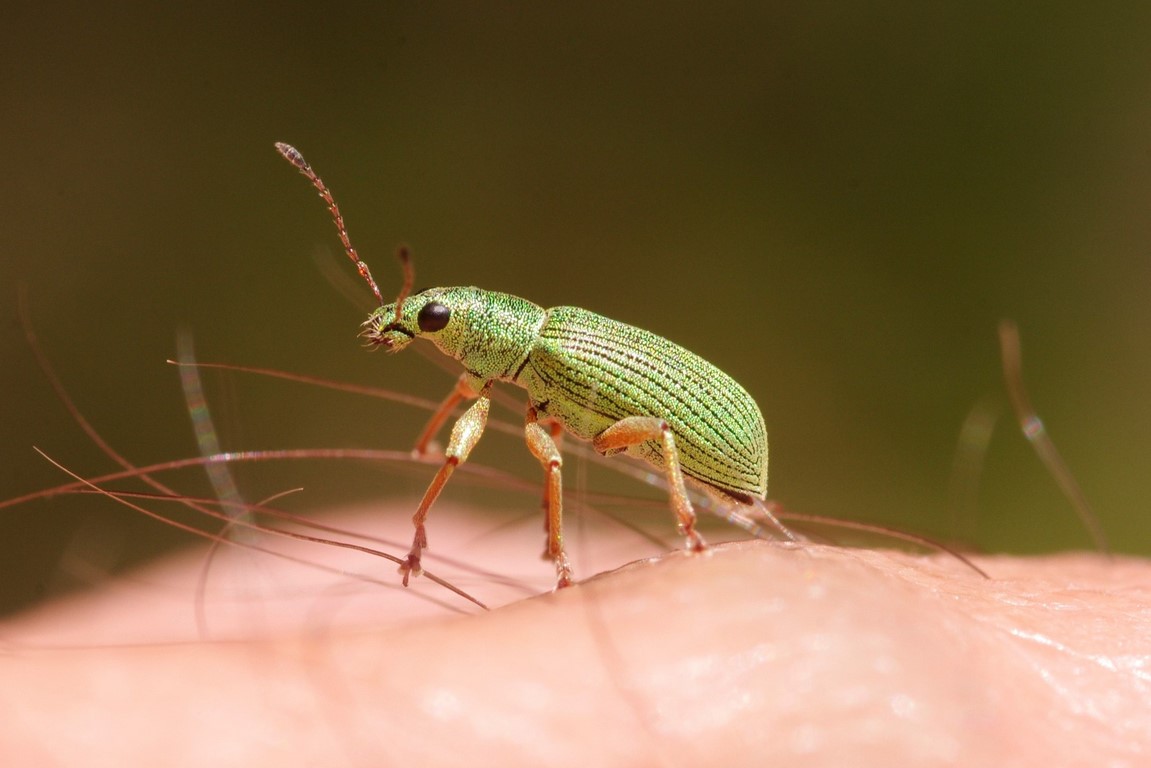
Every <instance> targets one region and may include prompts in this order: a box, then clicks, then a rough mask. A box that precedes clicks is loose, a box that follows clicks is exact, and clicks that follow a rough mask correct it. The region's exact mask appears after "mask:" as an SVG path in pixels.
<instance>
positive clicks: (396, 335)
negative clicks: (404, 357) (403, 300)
mask: <svg viewBox="0 0 1151 768" xmlns="http://www.w3.org/2000/svg"><path fill="white" fill-rule="evenodd" d="M360 336H362V337H364V339H366V340H367V342H368V346H369V347H372V348H373V349H383V350H384V351H386V352H398V351H400V350H401V349H403V348H404V347H406V346H407V345H408V344H409V343H410V342H411V340H412V339H413V338H415V336H413V334H412V332H411V331H409V330H408V329H407V328H404V327H403V326H402V325H400V324H399V323H383V322H380V321H379V320H378V319H377V318H375V317H373V318H370V319H369V320H368V322H366V323H364V329H363V330H362V331H361V332H360Z"/></svg>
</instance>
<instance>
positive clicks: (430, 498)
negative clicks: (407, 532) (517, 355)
mask: <svg viewBox="0 0 1151 768" xmlns="http://www.w3.org/2000/svg"><path fill="white" fill-rule="evenodd" d="M477 397H478V399H477V400H476V401H475V403H473V404H472V406H471V407H470V408H468V409H467V410H466V411H464V415H463V416H460V418H459V420H458V421H457V422H456V425H455V426H454V427H452V437H451V440H449V441H448V450H447V451H446V452H445V454H444V464H443V466H442V467H440V471H439V472H437V473H436V476H435V477H434V478H432V482H431V485H429V486H428V490H427V491H425V492H424V498H423V500H422V501H421V502H420V506H419V508H418V509H417V510H416V514H415V515H413V516H412V524H413V525H415V526H416V534H415V536H414V537H413V538H412V548H411V549H410V550H409V551H408V556H407V558H405V559H404V562H403V564H401V565H400V573H402V574H403V576H404V586H405V587H406V586H408V577H410V576H419V575H420V574H421V573H423V569H422V568H420V556H421V555H422V554H423V551H424V550H425V549H426V548H427V546H428V535H427V532H426V531H425V530H424V521H426V520H427V519H428V510H430V509H431V508H432V504H434V503H435V501H436V498H437V497H439V495H440V491H442V490H443V489H444V484H445V483H446V482H447V481H448V478H449V477H451V476H452V472H454V471H455V470H456V467H458V466H459V465H460V464H463V463H464V462H465V461H467V460H468V454H469V453H471V452H472V448H474V447H475V446H476V443H478V442H479V440H480V436H481V435H482V434H483V433H484V427H485V426H486V425H487V423H488V410H489V408H491V400H490V399H489V398H488V388H487V387H484V389H483V391H482V392H481V393H480V394H479V395H477Z"/></svg>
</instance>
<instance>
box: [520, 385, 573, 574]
mask: <svg viewBox="0 0 1151 768" xmlns="http://www.w3.org/2000/svg"><path fill="white" fill-rule="evenodd" d="M556 426H558V425H555V424H554V422H553V425H552V429H553V430H554V429H556ZM524 439H525V440H527V444H528V450H530V451H531V452H532V455H533V456H535V457H536V459H538V460H539V463H540V464H541V465H542V466H543V468H544V474H545V476H546V479H547V491H546V494H547V495H546V499H547V510H548V511H547V532H548V543H547V554H548V557H550V558H551V560H552V562H553V563H555V566H556V589H562V588H564V587H570V586H571V583H572V569H571V563H570V562H568V556H567V553H566V552H564V536H563V476H562V474H561V472H560V468H561V467H562V466H563V457H562V456H560V451H559V447H558V446H556V441H555V439H554V438H553V436H552V434H551V433H549V432H548V430H546V429H544V428H543V426H541V425H540V423H539V421H538V414H537V413H536V409H535V408H531V407H529V408H528V415H527V421H526V423H525V424H524Z"/></svg>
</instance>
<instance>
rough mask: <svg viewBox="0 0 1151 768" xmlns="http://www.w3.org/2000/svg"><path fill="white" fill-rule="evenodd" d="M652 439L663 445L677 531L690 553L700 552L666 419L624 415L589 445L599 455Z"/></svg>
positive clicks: (702, 545)
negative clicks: (677, 524)
mask: <svg viewBox="0 0 1151 768" xmlns="http://www.w3.org/2000/svg"><path fill="white" fill-rule="evenodd" d="M648 440H656V441H658V442H659V443H660V445H662V446H663V463H664V470H665V471H666V472H667V485H668V495H669V497H670V499H671V509H672V511H673V512H674V513H675V517H676V521H677V522H678V523H679V531H680V533H682V534H683V535H684V538H686V539H687V548H688V549H689V550H690V551H692V552H702V551H703V550H704V549H705V548H706V547H707V545H706V544H705V543H704V540H703V537H702V536H700V535H699V531H697V530H696V529H695V509H693V508H692V506H691V500H690V499H689V498H688V497H687V488H686V487H684V484H683V471H682V470H681V469H680V466H679V450H678V449H677V448H676V447H675V436H674V435H673V434H672V432H671V427H670V426H669V425H668V423H667V422H666V421H664V420H663V419H661V418H658V417H656V416H628V417H626V418H623V419H620V420H619V421H617V422H616V423H615V424H612V425H611V426H610V427H608V428H607V429H605V430H604V431H603V432H600V433H599V434H598V435H596V436H595V439H593V440H592V446H593V447H594V448H595V449H596V450H597V451H599V452H600V453H602V454H610V453H618V452H620V451H625V450H627V449H628V448H630V447H632V446H633V445H639V444H641V443H646V442H647V441H648Z"/></svg>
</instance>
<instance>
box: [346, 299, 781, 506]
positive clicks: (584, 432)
mask: <svg viewBox="0 0 1151 768" xmlns="http://www.w3.org/2000/svg"><path fill="white" fill-rule="evenodd" d="M433 302H435V303H439V304H442V305H444V306H446V307H448V308H449V310H450V319H449V320H448V322H447V325H446V326H444V327H443V328H442V329H438V330H435V331H430V332H425V331H421V329H420V324H419V320H418V318H419V315H420V312H421V311H422V310H423V308H424V307H425V306H426V305H428V304H430V303H433ZM395 312H396V307H395V304H389V305H387V306H384V307H381V308H379V309H377V310H376V311H375V312H373V313H372V316H371V317H370V318H369V319H368V321H367V323H365V328H366V332H365V336H366V337H367V338H368V340H369V342H371V343H373V344H377V345H379V346H382V347H384V348H387V349H390V350H392V351H395V350H398V349H400V348H402V347H403V346H405V345H406V344H407V343H408V342H410V341H411V340H412V339H414V338H416V337H418V336H423V337H426V338H428V339H429V340H431V341H432V342H434V343H435V345H436V346H437V347H438V348H439V349H440V351H441V352H443V353H444V354H446V355H448V356H449V357H453V358H455V359H456V360H459V361H460V362H461V363H462V364H463V366H464V370H465V371H466V372H467V374H468V379H469V383H470V384H471V387H472V389H473V390H474V391H476V392H479V391H481V389H483V387H484V386H485V385H486V384H487V383H488V382H489V381H493V380H494V381H506V382H510V383H512V384H516V385H518V386H521V387H523V388H524V389H526V390H527V391H528V396H529V398H530V399H531V405H532V406H533V407H534V408H535V409H536V410H537V411H538V412H539V413H541V414H546V415H547V416H549V417H551V418H553V419H555V420H556V421H558V422H559V423H560V424H562V425H563V427H564V428H565V429H566V430H567V431H568V432H570V433H571V434H573V435H575V436H576V437H579V438H583V439H585V440H591V439H593V438H594V437H595V436H596V435H598V434H600V433H601V432H603V431H604V430H605V429H607V428H608V427H610V426H611V425H612V424H614V423H616V422H617V421H619V420H620V419H622V418H624V417H627V416H655V417H658V418H660V419H663V420H665V421H666V422H667V423H668V424H669V425H670V426H671V429H672V432H673V433H674V435H675V440H676V445H677V446H678V449H679V457H680V462H681V466H682V469H683V473H684V474H685V475H687V476H688V477H690V478H692V479H694V480H695V481H697V482H699V483H702V484H703V485H706V486H711V487H712V488H715V489H717V490H719V491H722V492H725V493H727V494H729V495H732V496H735V497H736V498H746V497H747V496H755V497H757V498H761V499H762V498H764V495H765V494H766V492H767V430H766V429H765V428H764V424H763V416H762V415H761V414H760V412H759V407H758V406H756V404H755V400H753V399H752V397H751V395H749V394H748V393H747V392H746V390H744V389H743V387H741V386H740V385H739V384H737V383H736V382H735V380H734V379H732V378H731V377H730V376H728V375H727V374H726V373H724V372H723V371H721V370H719V369H718V368H716V367H715V366H714V365H712V364H711V363H709V362H707V361H706V360H704V359H703V358H701V357H700V356H699V355H696V354H694V353H692V352H689V351H688V350H686V349H684V348H683V347H681V346H679V345H678V344H674V343H672V342H670V341H668V340H667V339H665V338H663V337H662V336H657V335H656V334H654V333H651V332H649V331H645V330H643V329H642V328H636V327H634V326H631V325H627V324H625V323H621V322H618V321H616V320H611V319H609V318H606V317H603V316H602V315H597V314H596V313H594V312H589V311H588V310H586V309H580V308H579V307H555V308H552V309H547V310H545V309H543V308H542V307H539V306H537V305H535V304H533V303H531V302H529V301H526V300H524V299H521V298H518V297H516V296H511V295H509V294H506V293H496V292H493V291H485V290H482V289H479V288H473V287H462V288H431V289H428V290H426V291H421V292H420V293H418V294H415V295H413V296H409V297H408V298H407V299H406V300H405V302H404V307H403V313H402V316H401V318H400V320H399V321H398V322H395V320H394V318H395ZM626 453H628V454H629V455H633V456H638V457H639V458H641V459H644V460H646V461H648V462H651V463H652V464H654V465H655V466H657V467H663V466H664V459H663V450H662V448H661V446H660V443H659V442H658V441H656V440H648V441H645V442H643V443H641V444H639V445H635V446H631V447H629V448H627V449H626Z"/></svg>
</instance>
